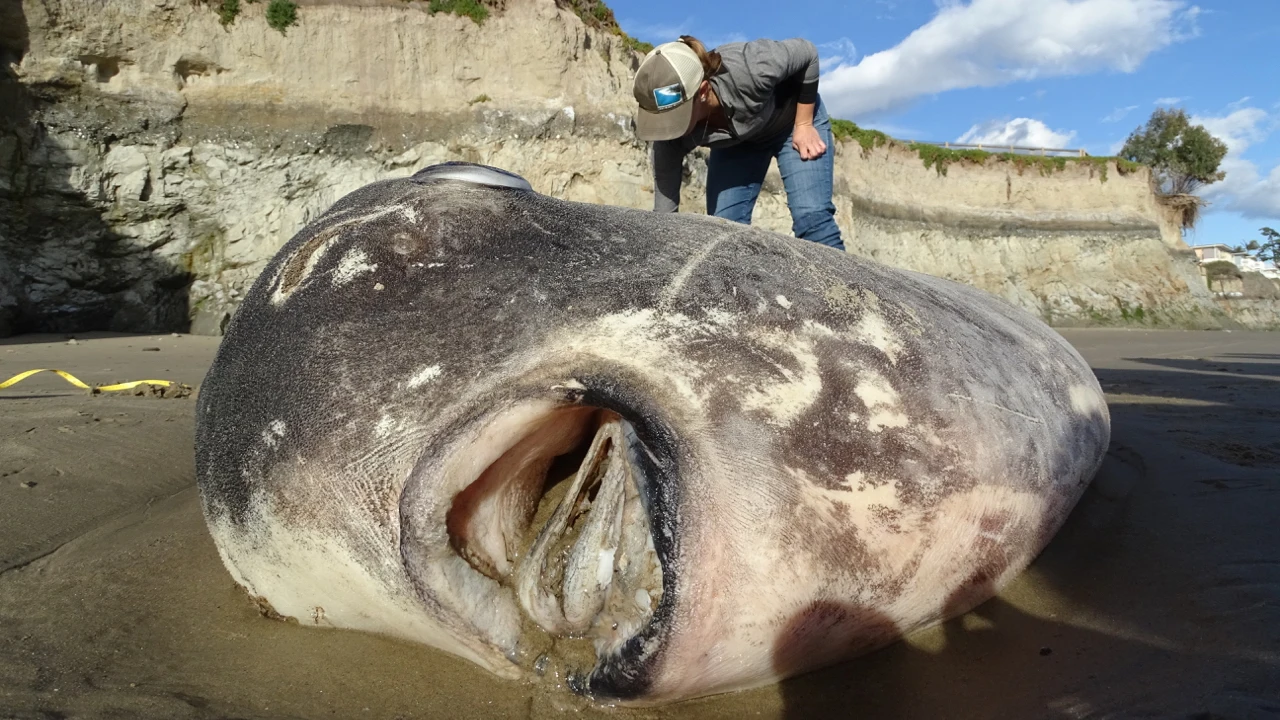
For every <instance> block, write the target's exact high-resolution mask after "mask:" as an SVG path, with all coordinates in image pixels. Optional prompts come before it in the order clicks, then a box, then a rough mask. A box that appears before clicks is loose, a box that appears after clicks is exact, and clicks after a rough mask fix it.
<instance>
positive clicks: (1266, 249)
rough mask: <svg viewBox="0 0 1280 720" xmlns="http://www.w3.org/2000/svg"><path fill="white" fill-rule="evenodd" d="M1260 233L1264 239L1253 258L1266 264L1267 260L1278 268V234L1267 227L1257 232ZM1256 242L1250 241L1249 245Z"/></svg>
mask: <svg viewBox="0 0 1280 720" xmlns="http://www.w3.org/2000/svg"><path fill="white" fill-rule="evenodd" d="M1258 232H1259V233H1262V237H1264V238H1266V239H1265V240H1263V241H1262V242H1261V243H1260V244H1258V252H1257V253H1256V254H1255V256H1256V257H1257V258H1258V259H1259V260H1261V261H1263V262H1266V261H1268V260H1270V261H1272V262H1274V263H1275V264H1276V265H1277V266H1280V232H1276V231H1275V230H1272V229H1271V228H1269V227H1264V228H1262V229H1261V230H1259V231H1258ZM1257 242H1258V241H1257V240H1252V241H1250V243H1249V244H1250V245H1253V244H1255V243H1257Z"/></svg>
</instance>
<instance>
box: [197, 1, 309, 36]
mask: <svg viewBox="0 0 1280 720" xmlns="http://www.w3.org/2000/svg"><path fill="white" fill-rule="evenodd" d="M207 1H208V2H210V4H213V5H214V6H215V7H214V10H215V11H216V12H217V13H218V20H219V21H220V22H221V23H222V25H223V27H228V26H230V25H233V24H234V23H235V21H236V18H237V17H239V16H240V9H241V8H240V0H207ZM245 2H251V3H253V2H258V0H245ZM267 24H268V25H270V26H271V27H272V28H275V29H276V30H279V31H280V34H281V35H283V34H284V32H285V28H288V27H290V26H292V25H297V24H298V4H297V3H295V2H292V0H271V2H270V3H268V4H267Z"/></svg>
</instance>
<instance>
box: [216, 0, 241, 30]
mask: <svg viewBox="0 0 1280 720" xmlns="http://www.w3.org/2000/svg"><path fill="white" fill-rule="evenodd" d="M239 14H240V0H222V2H220V3H218V20H219V21H220V22H222V25H223V26H224V27H225V26H227V25H230V24H231V23H234V22H235V21H236V16H237V15H239Z"/></svg>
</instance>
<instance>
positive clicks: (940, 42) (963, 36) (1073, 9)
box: [822, 0, 1200, 118]
mask: <svg viewBox="0 0 1280 720" xmlns="http://www.w3.org/2000/svg"><path fill="white" fill-rule="evenodd" d="M1199 13H1200V10H1199V8H1197V7H1195V6H1191V7H1187V6H1186V3H1185V2H1184V1H1183V0H1040V1H1039V2H1027V1H1026V0H971V2H969V3H968V4H962V3H960V2H958V1H954V2H953V1H948V2H943V3H941V4H940V9H939V11H938V13H937V15H935V16H934V17H933V19H932V20H930V21H929V22H928V23H925V24H924V25H923V26H921V27H919V28H917V29H916V30H915V31H914V32H912V33H911V34H910V35H908V36H907V37H906V38H905V39H904V40H903V41H902V42H900V43H898V45H896V46H895V47H892V48H890V49H888V50H884V51H881V52H878V53H875V54H872V55H868V56H866V57H864V58H862V60H861V62H859V63H858V64H857V65H851V66H846V67H838V68H835V69H834V70H832V71H831V72H829V73H826V74H825V76H824V77H823V79H822V87H823V99H824V101H825V102H826V104H827V105H828V107H830V108H831V109H832V112H833V113H834V114H835V115H836V116H839V117H852V118H858V117H859V116H862V115H865V114H867V113H873V112H877V111H883V110H890V109H893V108H897V107H900V106H902V105H905V104H906V103H908V102H910V101H911V100H913V99H914V98H917V97H920V96H921V95H927V94H931V93H938V92H944V91H946V90H956V89H960V88H968V87H991V86H995V85H1002V84H1006V83H1010V82H1016V81H1023V80H1032V79H1035V78H1043V77H1054V76H1063V75H1078V74H1082V73H1089V72H1096V71H1101V70H1119V71H1121V72H1131V71H1133V70H1135V69H1137V67H1138V66H1139V65H1141V64H1142V62H1143V60H1145V59H1146V57H1147V56H1148V55H1150V54H1151V53H1153V52H1155V51H1157V50H1159V49H1161V48H1164V47H1167V46H1168V45H1170V44H1172V43H1174V42H1178V41H1180V40H1182V39H1185V38H1187V37H1190V36H1192V35H1194V34H1195V33H1196V32H1197V30H1196V27H1195V22H1196V17H1197V16H1198V15H1199Z"/></svg>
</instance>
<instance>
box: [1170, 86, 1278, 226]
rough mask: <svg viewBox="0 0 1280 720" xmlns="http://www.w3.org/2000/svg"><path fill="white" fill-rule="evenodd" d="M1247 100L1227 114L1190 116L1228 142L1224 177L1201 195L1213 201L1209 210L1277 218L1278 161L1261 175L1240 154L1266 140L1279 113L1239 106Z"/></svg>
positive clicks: (1239, 102)
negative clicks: (1225, 174) (1273, 113)
mask: <svg viewBox="0 0 1280 720" xmlns="http://www.w3.org/2000/svg"><path fill="white" fill-rule="evenodd" d="M1247 100H1248V98H1244V99H1243V100H1238V101H1236V102H1234V103H1231V104H1230V105H1228V106H1227V109H1228V110H1230V111H1231V112H1229V113H1227V114H1226V115H1220V116H1198V115H1192V116H1191V117H1190V120H1191V122H1192V123H1194V124H1197V125H1204V127H1205V129H1206V130H1208V131H1209V133H1210V134H1211V135H1213V136H1214V137H1216V138H1218V139H1220V140H1222V141H1223V142H1224V143H1226V144H1227V156H1226V157H1224V158H1223V159H1222V165H1221V166H1219V169H1220V170H1223V171H1225V172H1226V173H1227V176H1226V177H1225V178H1223V179H1222V180H1220V181H1218V182H1216V183H1213V184H1212V185H1209V186H1207V187H1205V188H1204V189H1203V190H1201V191H1200V195H1201V196H1203V197H1204V198H1205V199H1206V200H1209V201H1211V202H1212V203H1213V204H1212V206H1211V210H1229V211H1234V212H1238V213H1240V214H1241V215H1243V216H1245V217H1248V218H1267V219H1274V218H1280V163H1277V164H1276V166H1275V167H1273V168H1271V170H1270V172H1268V173H1267V174H1266V175H1263V174H1262V173H1261V172H1260V171H1259V170H1258V166H1257V164H1255V163H1254V162H1252V161H1250V160H1246V159H1245V158H1244V157H1242V156H1243V154H1244V153H1245V151H1247V150H1248V149H1249V147H1250V146H1252V145H1254V144H1255V143H1259V142H1262V141H1263V140H1265V139H1267V136H1268V135H1270V134H1271V133H1272V131H1274V130H1275V129H1276V126H1277V124H1278V123H1280V116H1277V115H1272V114H1270V113H1268V112H1267V111H1265V110H1262V109H1260V108H1256V107H1241V105H1242V104H1243V103H1244V102H1246V101H1247Z"/></svg>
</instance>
